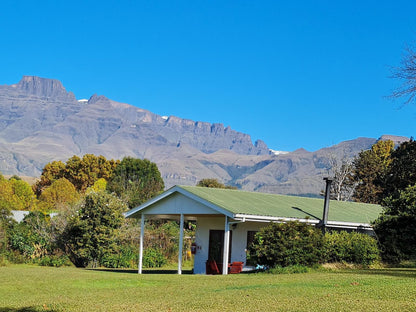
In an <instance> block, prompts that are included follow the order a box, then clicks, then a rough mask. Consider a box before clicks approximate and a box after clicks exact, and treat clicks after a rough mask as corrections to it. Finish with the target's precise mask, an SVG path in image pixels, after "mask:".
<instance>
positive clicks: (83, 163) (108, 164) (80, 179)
mask: <svg viewBox="0 0 416 312" xmlns="http://www.w3.org/2000/svg"><path fill="white" fill-rule="evenodd" d="M117 164H118V161H114V160H107V159H106V158H105V157H104V156H95V155H93V154H85V155H84V156H83V157H82V159H81V158H79V157H78V156H72V157H71V158H70V159H68V161H67V162H66V166H65V177H66V178H67V179H68V180H69V181H70V182H71V183H72V184H73V185H74V186H75V188H76V189H77V190H78V191H81V192H85V190H86V189H87V188H88V187H89V186H92V185H93V184H94V183H95V182H96V181H97V180H98V179H101V178H103V179H105V180H108V179H109V178H110V177H111V176H112V174H113V171H114V169H115V168H116V166H117Z"/></svg>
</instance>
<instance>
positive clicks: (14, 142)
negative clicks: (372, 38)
mask: <svg viewBox="0 0 416 312" xmlns="http://www.w3.org/2000/svg"><path fill="white" fill-rule="evenodd" d="M374 142H376V139H369V138H359V139H356V140H352V141H347V142H342V143H340V144H338V145H336V146H333V147H330V148H325V149H321V150H319V151H316V152H307V151H305V150H297V151H295V152H292V153H287V154H285V153H274V152H272V151H271V150H269V148H268V147H267V145H266V144H265V143H264V142H263V141H261V140H257V141H256V142H255V143H254V144H253V142H252V140H251V137H250V136H249V135H248V134H244V133H241V132H237V131H235V130H232V129H231V128H230V127H224V126H223V125H222V124H210V123H206V122H200V121H192V120H187V119H181V118H179V117H175V116H170V117H162V116H159V115H156V114H154V113H152V112H150V111H147V110H143V109H140V108H138V107H136V106H132V105H129V104H124V103H118V102H115V101H112V100H110V99H108V98H106V97H104V96H97V95H93V96H92V97H91V98H90V99H89V100H88V101H77V100H76V98H75V95H74V94H73V93H71V92H67V91H66V90H65V88H64V87H63V85H62V84H61V82H59V81H57V80H52V79H46V78H39V77H33V76H24V77H23V78H22V80H21V81H20V82H19V83H17V84H14V85H3V86H0V171H1V172H2V173H3V174H18V175H26V176H34V177H36V176H39V175H40V173H41V170H42V168H43V167H44V165H45V164H46V163H48V162H50V161H53V160H64V161H65V160H67V159H68V158H69V157H71V156H72V155H80V156H81V155H84V154H86V153H93V154H96V155H104V156H105V157H107V158H114V159H120V158H122V157H124V156H134V157H139V158H147V159H150V160H151V161H154V162H156V163H157V164H158V167H159V169H160V171H161V173H162V176H163V178H164V180H165V183H166V186H168V187H169V186H171V185H174V184H185V185H194V184H196V182H197V181H198V180H200V179H203V178H208V177H209V178H217V179H219V180H221V181H223V182H225V183H229V184H233V185H236V186H239V187H241V188H243V189H246V190H258V191H265V192H273V193H285V194H308V193H310V194H318V193H319V191H320V189H321V188H322V176H323V175H325V174H327V168H328V157H329V156H330V155H338V156H340V155H341V154H344V153H347V154H348V155H350V156H353V155H356V154H357V153H358V152H359V151H361V150H362V149H368V148H370V147H371V145H372V144H373V143H374ZM276 154H277V155H276Z"/></svg>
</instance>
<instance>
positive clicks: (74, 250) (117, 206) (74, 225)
mask: <svg viewBox="0 0 416 312" xmlns="http://www.w3.org/2000/svg"><path fill="white" fill-rule="evenodd" d="M126 210H127V206H126V205H125V204H124V203H123V201H121V200H120V199H118V198H117V197H115V196H113V195H111V194H108V193H106V192H100V193H90V194H88V195H86V196H85V198H84V199H83V201H82V202H81V203H80V204H79V205H78V206H77V207H76V211H75V212H74V215H73V216H70V217H69V220H68V223H67V225H66V228H65V230H64V231H63V233H62V234H61V237H60V242H61V245H62V246H63V248H64V250H66V251H67V253H68V254H69V257H70V259H71V261H72V262H73V263H74V264H75V265H76V266H77V267H86V266H87V265H88V263H90V262H92V265H93V267H95V266H97V265H98V264H100V263H101V260H102V259H103V257H104V256H105V255H107V254H110V253H113V252H115V251H116V250H117V244H116V242H115V238H116V235H117V231H118V229H119V228H120V226H121V225H122V223H123V220H124V217H123V212H124V211H126Z"/></svg>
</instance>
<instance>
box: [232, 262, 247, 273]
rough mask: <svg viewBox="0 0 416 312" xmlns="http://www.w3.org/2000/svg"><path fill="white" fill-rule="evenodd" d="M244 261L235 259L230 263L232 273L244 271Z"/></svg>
mask: <svg viewBox="0 0 416 312" xmlns="http://www.w3.org/2000/svg"><path fill="white" fill-rule="evenodd" d="M243 265H244V262H239V261H235V262H233V263H231V264H230V274H237V273H241V271H243Z"/></svg>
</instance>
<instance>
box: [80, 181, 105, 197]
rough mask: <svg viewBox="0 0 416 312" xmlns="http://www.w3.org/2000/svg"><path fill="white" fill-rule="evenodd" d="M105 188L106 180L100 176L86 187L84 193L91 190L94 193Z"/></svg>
mask: <svg viewBox="0 0 416 312" xmlns="http://www.w3.org/2000/svg"><path fill="white" fill-rule="evenodd" d="M106 189H107V180H106V179H104V178H101V179H98V180H97V181H95V182H94V184H93V185H91V186H90V187H88V188H87V190H86V191H85V194H89V193H91V192H95V193H98V192H103V191H105V190H106Z"/></svg>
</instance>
